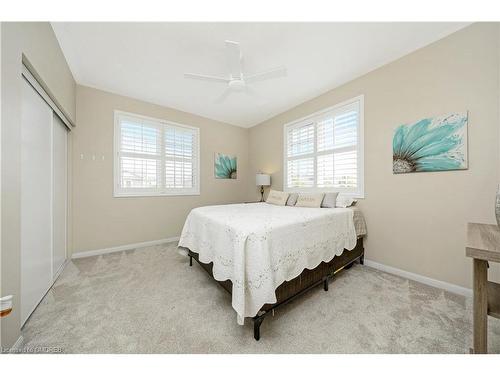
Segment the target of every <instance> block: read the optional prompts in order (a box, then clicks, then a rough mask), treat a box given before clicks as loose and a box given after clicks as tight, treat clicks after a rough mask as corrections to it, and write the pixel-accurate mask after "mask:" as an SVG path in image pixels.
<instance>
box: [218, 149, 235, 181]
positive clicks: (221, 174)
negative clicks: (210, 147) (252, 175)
mask: <svg viewBox="0 0 500 375" xmlns="http://www.w3.org/2000/svg"><path fill="white" fill-rule="evenodd" d="M214 168H215V178H222V179H228V178H229V179H236V177H237V170H238V160H237V157H236V156H230V155H224V154H221V153H218V152H217V153H215V162H214Z"/></svg>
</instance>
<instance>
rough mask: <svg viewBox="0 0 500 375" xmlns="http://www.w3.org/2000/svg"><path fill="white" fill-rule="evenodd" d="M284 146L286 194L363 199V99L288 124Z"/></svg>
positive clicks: (357, 98)
mask: <svg viewBox="0 0 500 375" xmlns="http://www.w3.org/2000/svg"><path fill="white" fill-rule="evenodd" d="M284 143H285V144H284V153H285V155H284V156H285V157H284V166H283V170H284V186H285V190H286V191H290V192H308V191H310V192H326V191H338V192H341V193H344V194H347V195H351V196H353V197H358V198H362V197H363V196H364V186H363V96H359V97H356V98H354V99H352V100H349V101H347V102H344V103H341V104H339V105H336V106H334V107H331V108H328V109H326V110H324V111H321V112H318V113H315V114H313V115H311V116H308V117H306V118H303V119H301V120H298V121H294V122H292V123H290V124H286V125H285V132H284Z"/></svg>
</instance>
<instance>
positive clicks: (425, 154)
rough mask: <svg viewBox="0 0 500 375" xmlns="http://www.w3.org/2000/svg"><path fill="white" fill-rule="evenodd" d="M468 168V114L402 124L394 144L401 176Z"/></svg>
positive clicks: (395, 166)
mask: <svg viewBox="0 0 500 375" xmlns="http://www.w3.org/2000/svg"><path fill="white" fill-rule="evenodd" d="M456 169H467V112H465V113H453V114H449V115H446V116H439V117H434V118H426V119H423V120H420V121H418V122H416V123H414V124H408V125H401V126H399V127H398V128H397V129H396V130H395V132H394V138H393V141H392V171H393V173H394V174H397V173H412V172H434V171H451V170H456Z"/></svg>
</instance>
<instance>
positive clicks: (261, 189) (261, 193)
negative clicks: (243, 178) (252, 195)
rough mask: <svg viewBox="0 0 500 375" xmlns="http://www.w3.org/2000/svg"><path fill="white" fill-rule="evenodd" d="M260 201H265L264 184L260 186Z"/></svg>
mask: <svg viewBox="0 0 500 375" xmlns="http://www.w3.org/2000/svg"><path fill="white" fill-rule="evenodd" d="M260 201H261V202H264V185H261V186H260Z"/></svg>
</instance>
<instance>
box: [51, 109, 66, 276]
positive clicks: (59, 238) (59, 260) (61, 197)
mask: <svg viewBox="0 0 500 375" xmlns="http://www.w3.org/2000/svg"><path fill="white" fill-rule="evenodd" d="M52 133H53V138H52V139H53V141H52V150H53V156H52V160H53V162H52V165H53V171H52V172H53V191H52V202H53V213H52V214H53V217H52V224H53V225H52V227H53V241H52V276H53V277H54V278H55V277H56V276H57V274H58V273H59V271H60V270H61V267H62V265H63V264H64V262H65V260H66V229H67V225H66V220H67V210H68V208H67V201H68V172H67V171H68V131H67V128H66V126H65V125H64V124H63V122H62V121H61V119H60V118H59V117H58V116H57V115H56V114H55V113H54V115H53V121H52Z"/></svg>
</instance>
